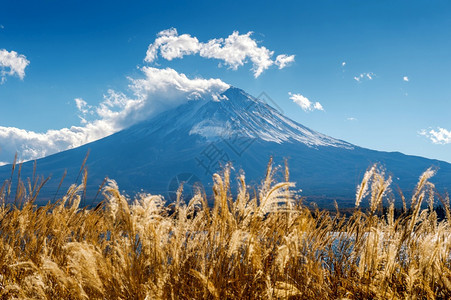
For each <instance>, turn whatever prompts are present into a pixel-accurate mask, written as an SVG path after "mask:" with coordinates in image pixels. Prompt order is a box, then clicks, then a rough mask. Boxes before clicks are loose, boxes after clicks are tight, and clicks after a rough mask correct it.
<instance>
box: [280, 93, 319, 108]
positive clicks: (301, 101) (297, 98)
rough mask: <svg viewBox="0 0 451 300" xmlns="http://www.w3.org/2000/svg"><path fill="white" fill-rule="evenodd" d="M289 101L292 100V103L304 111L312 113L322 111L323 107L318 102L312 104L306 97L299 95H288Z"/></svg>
mask: <svg viewBox="0 0 451 300" xmlns="http://www.w3.org/2000/svg"><path fill="white" fill-rule="evenodd" d="M288 95H289V96H290V99H291V100H293V102H294V103H296V104H297V105H299V106H300V107H301V108H302V109H303V110H304V111H313V110H324V108H323V106H322V105H321V103H319V102H312V101H310V100H309V99H308V98H307V97H304V96H302V95H301V94H293V93H291V92H290V93H288Z"/></svg>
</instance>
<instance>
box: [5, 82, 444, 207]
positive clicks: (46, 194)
mask: <svg viewBox="0 0 451 300" xmlns="http://www.w3.org/2000/svg"><path fill="white" fill-rule="evenodd" d="M88 151H89V153H90V154H89V158H88V160H87V163H86V166H87V169H88V174H89V175H88V176H89V178H88V186H87V191H86V201H87V202H86V204H96V202H98V201H99V200H100V198H101V197H98V198H96V194H97V191H98V188H99V185H100V184H101V183H102V182H103V180H104V178H105V177H109V178H112V179H114V180H116V181H117V183H118V185H119V187H120V189H121V190H123V191H124V192H125V193H127V194H129V195H133V194H134V193H137V192H141V191H143V192H149V193H152V194H161V195H163V196H165V197H166V198H167V199H169V201H172V200H173V199H174V194H175V191H176V190H177V188H178V186H179V184H180V183H181V182H186V188H185V195H186V196H185V198H187V197H189V194H190V193H191V192H192V191H191V186H192V184H194V183H201V184H202V185H203V186H204V188H205V192H206V193H207V195H208V194H211V182H212V178H211V177H212V174H213V173H215V172H217V171H219V170H221V169H222V167H223V166H224V165H225V164H226V163H227V162H231V163H232V165H233V167H234V170H235V171H234V172H235V175H237V173H238V172H240V170H241V169H242V170H244V171H245V175H246V181H247V182H248V184H250V185H254V186H255V185H258V184H259V183H260V180H261V179H262V178H263V176H264V174H265V171H266V166H267V164H268V161H269V159H270V157H273V159H274V162H275V164H276V165H283V163H284V160H285V159H286V160H287V161H288V165H289V168H290V180H291V181H295V182H296V183H297V186H298V187H299V188H300V189H302V195H303V196H306V197H307V198H308V199H311V200H313V201H315V202H316V203H317V204H318V205H320V206H330V204H331V203H332V200H334V199H335V200H337V202H338V203H339V205H340V206H342V207H346V206H350V205H352V204H353V199H354V197H355V190H356V186H357V185H358V184H359V183H360V180H361V179H362V176H363V174H364V172H365V171H366V170H367V168H368V167H369V166H371V165H372V164H373V163H380V164H381V165H383V166H384V167H385V168H386V170H387V171H388V173H389V174H392V175H393V187H397V186H398V187H399V188H400V189H402V190H403V191H412V190H413V188H414V187H415V184H416V182H417V180H418V177H419V176H420V175H421V173H422V172H423V171H425V170H426V169H427V168H429V167H431V166H433V167H435V168H437V169H438V172H437V175H436V176H435V177H434V178H433V180H432V181H433V182H434V184H435V185H436V187H437V188H438V190H439V191H441V192H443V191H444V190H446V189H447V188H448V187H451V164H449V163H446V162H443V161H439V160H431V159H426V158H422V157H417V156H408V155H404V154H402V153H399V152H382V151H375V150H370V149H365V148H361V147H358V146H355V145H353V144H350V143H347V142H345V141H342V140H338V139H334V138H332V137H329V136H327V135H324V134H321V133H318V132H316V131H314V130H311V129H309V128H307V127H305V126H303V125H301V124H299V123H297V122H295V121H293V120H291V119H289V118H287V117H285V116H284V115H283V114H282V113H281V112H279V111H278V110H277V109H275V108H273V107H272V106H270V105H269V104H268V103H266V102H265V101H263V100H260V99H257V98H254V97H252V96H250V95H248V94H247V93H245V92H244V91H243V90H240V89H238V88H233V87H231V88H229V89H228V90H226V91H225V92H223V93H222V94H221V95H218V96H215V97H213V98H211V99H198V100H189V101H187V102H186V103H185V104H182V105H180V106H178V107H176V108H173V109H170V110H167V111H165V112H162V113H160V114H158V115H156V116H154V117H152V118H150V119H148V120H146V121H144V122H141V123H139V124H136V125H133V126H131V127H129V128H127V129H125V130H122V131H120V132H117V133H115V134H113V135H110V136H108V137H105V138H103V139H100V140H97V141H95V142H92V143H89V144H86V145H83V146H81V147H78V148H75V149H71V150H67V151H63V152H60V153H57V154H54V155H51V156H48V157H45V158H42V159H39V160H37V170H38V174H42V175H44V176H49V175H51V174H52V179H51V180H50V181H49V182H48V183H47V185H46V186H45V188H44V189H43V190H42V192H41V201H42V202H47V201H48V200H49V199H50V200H51V199H52V198H54V197H55V196H61V195H55V192H56V190H57V187H58V185H59V183H60V180H61V177H62V175H63V173H64V171H65V170H67V174H68V175H67V177H66V178H65V180H64V184H63V186H62V188H61V190H60V192H59V193H60V194H62V193H63V191H64V190H65V189H66V188H67V187H68V186H69V185H70V184H71V183H73V182H75V181H76V178H77V176H78V174H79V170H80V166H81V164H82V162H83V159H84V158H85V156H86V154H87V152H88ZM21 172H22V177H23V178H24V177H31V175H32V173H33V162H26V163H24V164H23V166H22V170H21ZM10 175H11V166H3V167H0V180H2V181H3V180H6V179H9V178H10Z"/></svg>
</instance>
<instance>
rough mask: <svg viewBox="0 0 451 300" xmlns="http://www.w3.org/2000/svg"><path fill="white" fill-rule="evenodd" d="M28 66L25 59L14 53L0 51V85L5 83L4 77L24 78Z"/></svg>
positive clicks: (28, 62)
mask: <svg viewBox="0 0 451 300" xmlns="http://www.w3.org/2000/svg"><path fill="white" fill-rule="evenodd" d="M29 64H30V61H29V60H27V58H26V57H25V56H24V55H22V54H19V53H17V52H16V51H7V50H5V49H0V84H2V83H4V82H5V81H6V76H14V75H15V76H18V77H19V78H20V79H24V77H25V68H26V67H27V66H28V65H29Z"/></svg>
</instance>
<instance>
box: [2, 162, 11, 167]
mask: <svg viewBox="0 0 451 300" xmlns="http://www.w3.org/2000/svg"><path fill="white" fill-rule="evenodd" d="M7 164H9V163H7V162H4V161H0V167H1V166H4V165H7Z"/></svg>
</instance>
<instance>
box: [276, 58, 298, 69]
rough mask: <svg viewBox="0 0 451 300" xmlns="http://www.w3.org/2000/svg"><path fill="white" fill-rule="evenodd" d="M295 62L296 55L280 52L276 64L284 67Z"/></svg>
mask: <svg viewBox="0 0 451 300" xmlns="http://www.w3.org/2000/svg"><path fill="white" fill-rule="evenodd" d="M293 62H294V55H286V54H280V55H277V57H276V62H275V64H276V66H279V69H283V68H285V67H286V66H288V65H290V64H291V63H293Z"/></svg>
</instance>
